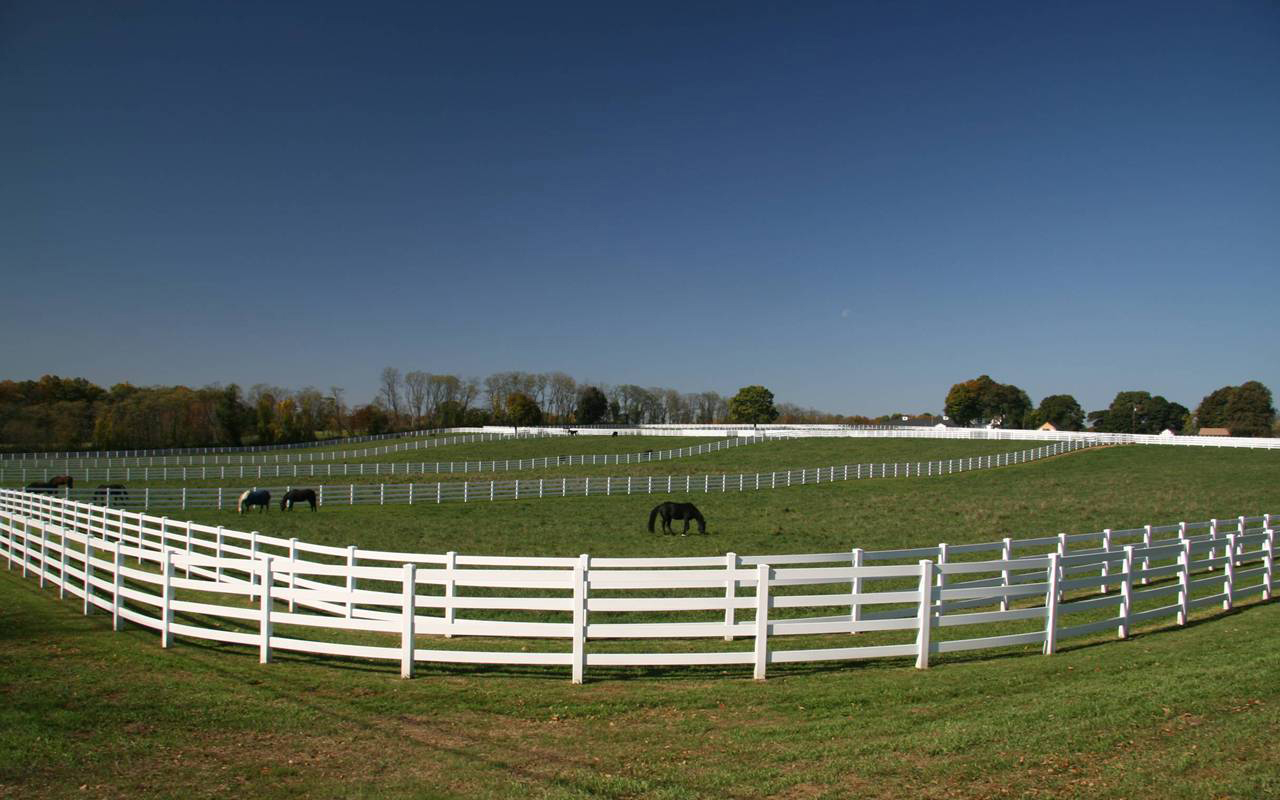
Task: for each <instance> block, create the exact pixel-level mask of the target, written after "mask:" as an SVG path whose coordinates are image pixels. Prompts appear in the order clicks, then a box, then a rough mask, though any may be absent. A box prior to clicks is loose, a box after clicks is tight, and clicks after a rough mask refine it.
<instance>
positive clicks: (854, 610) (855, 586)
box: [849, 547, 862, 634]
mask: <svg viewBox="0 0 1280 800" xmlns="http://www.w3.org/2000/svg"><path fill="white" fill-rule="evenodd" d="M849 564H850V566H852V567H853V569H854V573H853V580H851V581H850V582H849V591H850V593H851V594H852V595H853V602H852V603H850V605H849V633H851V634H852V633H857V632H858V623H859V622H861V621H862V601H860V600H859V599H858V595H860V594H862V576H861V575H859V574H858V572H857V571H858V569H860V568H861V567H862V548H861V547H855V548H853V551H852V553H851V554H850V558H849Z"/></svg>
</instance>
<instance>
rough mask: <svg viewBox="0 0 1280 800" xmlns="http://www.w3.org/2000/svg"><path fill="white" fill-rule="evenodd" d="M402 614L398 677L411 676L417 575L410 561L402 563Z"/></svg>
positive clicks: (415, 568)
mask: <svg viewBox="0 0 1280 800" xmlns="http://www.w3.org/2000/svg"><path fill="white" fill-rule="evenodd" d="M403 595H404V596H403V598H402V600H403V604H404V615H403V625H402V626H401V631H400V677H401V678H412V677H413V644H414V631H413V624H414V614H415V613H417V596H418V576H417V567H415V566H414V565H413V564H412V563H410V564H405V565H404V588H403Z"/></svg>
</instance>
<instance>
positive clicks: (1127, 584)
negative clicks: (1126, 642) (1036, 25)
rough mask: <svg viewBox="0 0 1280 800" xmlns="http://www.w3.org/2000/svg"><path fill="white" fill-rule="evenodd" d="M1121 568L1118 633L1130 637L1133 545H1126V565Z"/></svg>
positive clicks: (1123, 637)
mask: <svg viewBox="0 0 1280 800" xmlns="http://www.w3.org/2000/svg"><path fill="white" fill-rule="evenodd" d="M1120 570H1121V573H1122V575H1121V577H1120V625H1119V627H1118V628H1117V630H1116V635H1117V636H1119V637H1120V638H1121V639H1128V638H1129V617H1130V616H1131V615H1132V614H1133V545H1125V548H1124V566H1122V567H1121V568H1120Z"/></svg>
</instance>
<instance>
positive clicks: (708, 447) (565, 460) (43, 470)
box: [0, 434, 765, 485]
mask: <svg viewBox="0 0 1280 800" xmlns="http://www.w3.org/2000/svg"><path fill="white" fill-rule="evenodd" d="M503 438H505V439H510V438H512V437H510V436H505V437H501V436H494V435H492V434H480V435H475V436H462V437H449V438H448V439H433V440H429V442H426V443H424V442H410V443H407V444H399V445H392V446H391V448H390V449H389V448H378V452H373V451H368V450H366V451H348V452H344V453H343V455H347V456H350V457H353V458H364V457H367V456H368V455H385V454H386V452H407V451H410V450H418V449H423V448H419V447H416V445H419V444H426V445H427V446H429V447H441V446H445V445H451V444H463V443H469V442H480V441H495V440H497V439H503ZM521 438H524V437H521ZM763 441H765V439H764V438H762V437H760V438H749V437H741V436H735V437H733V438H731V439H724V440H721V441H718V442H709V443H707V444H699V445H693V446H691V447H677V448H669V449H666V450H643V451H638V452H635V453H587V454H578V455H558V456H543V457H541V458H518V459H511V458H508V459H483V460H476V461H418V462H410V461H404V462H395V463H390V464H366V463H358V464H348V463H334V459H329V458H326V457H323V456H326V455H332V454H324V453H320V454H311V453H308V454H301V455H295V456H288V457H285V456H281V457H279V458H280V459H281V460H280V461H278V462H271V463H270V464H268V463H267V462H261V463H254V462H253V460H252V458H251V459H250V461H249V462H247V463H243V464H241V463H229V462H227V459H231V460H233V461H238V460H239V459H241V457H240V456H209V457H208V458H209V459H212V461H213V463H207V464H197V465H190V464H183V465H179V466H166V465H163V464H160V465H155V464H144V465H130V464H123V465H122V464H108V465H105V466H79V467H76V466H71V467H68V466H66V465H62V466H59V465H56V464H51V465H48V466H39V467H33V466H25V465H24V466H15V467H3V466H0V482H13V481H17V482H20V483H22V484H24V485H25V484H26V483H27V482H29V481H47V480H49V479H50V478H52V477H53V476H55V475H67V476H70V477H71V478H72V479H74V480H77V481H108V482H109V481H132V480H140V481H189V480H201V481H204V480H244V479H246V478H251V479H257V480H262V479H264V478H307V477H310V478H333V477H341V478H346V477H351V476H357V475H358V476H365V475H415V474H431V473H466V472H498V471H502V472H512V471H521V470H531V469H547V468H551V467H569V466H585V465H594V466H600V465H609V464H619V465H621V464H648V463H651V462H654V461H674V460H676V459H680V458H690V457H692V456H700V455H706V454H708V453H717V452H719V451H721V450H727V449H728V448H731V447H741V446H743V445H748V444H757V443H759V442H763ZM432 443H434V444H432ZM353 452H354V453H355V455H352V453H353ZM312 455H319V456H322V457H320V458H311V457H310V456H312ZM196 458H197V457H195V456H190V457H189V460H192V461H195V459H196ZM272 458H274V457H272ZM144 461H160V462H164V461H166V459H163V458H161V459H144ZM218 461H223V463H221V464H219V463H216V462H218ZM317 462H319V463H317Z"/></svg>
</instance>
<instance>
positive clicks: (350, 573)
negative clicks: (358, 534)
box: [347, 544, 356, 619]
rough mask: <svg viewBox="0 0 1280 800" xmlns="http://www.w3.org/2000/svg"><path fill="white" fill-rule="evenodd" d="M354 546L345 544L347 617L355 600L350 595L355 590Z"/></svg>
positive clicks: (348, 617) (349, 615)
mask: <svg viewBox="0 0 1280 800" xmlns="http://www.w3.org/2000/svg"><path fill="white" fill-rule="evenodd" d="M355 569H356V546H355V545H354V544H349V545H347V619H351V614H352V611H353V608H354V606H355V601H354V600H353V599H352V597H351V595H352V594H353V593H354V592H355V590H356V573H355Z"/></svg>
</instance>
